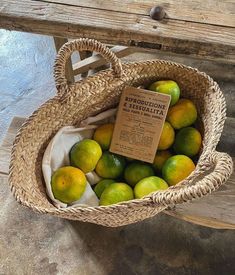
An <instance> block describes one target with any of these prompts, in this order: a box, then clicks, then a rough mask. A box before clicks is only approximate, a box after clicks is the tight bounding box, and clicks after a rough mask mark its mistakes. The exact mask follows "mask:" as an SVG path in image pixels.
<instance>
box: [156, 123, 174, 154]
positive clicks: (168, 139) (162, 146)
mask: <svg viewBox="0 0 235 275" xmlns="http://www.w3.org/2000/svg"><path fill="white" fill-rule="evenodd" d="M174 139H175V131H174V129H173V127H172V126H171V125H170V123H169V122H167V121H165V122H164V125H163V129H162V133H161V136H160V140H159V143H158V147H157V149H158V150H166V149H168V148H170V147H171V145H172V144H173V142H174Z"/></svg>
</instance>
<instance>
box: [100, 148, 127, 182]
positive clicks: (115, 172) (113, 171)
mask: <svg viewBox="0 0 235 275" xmlns="http://www.w3.org/2000/svg"><path fill="white" fill-rule="evenodd" d="M125 164H126V162H125V158H124V157H122V156H119V155H116V154H112V153H110V152H107V151H106V152H104V153H103V155H102V156H101V158H100V160H99V161H98V163H97V165H96V168H95V171H96V173H97V174H98V175H99V176H100V177H102V178H105V179H117V178H119V177H121V176H122V174H123V171H124V168H125Z"/></svg>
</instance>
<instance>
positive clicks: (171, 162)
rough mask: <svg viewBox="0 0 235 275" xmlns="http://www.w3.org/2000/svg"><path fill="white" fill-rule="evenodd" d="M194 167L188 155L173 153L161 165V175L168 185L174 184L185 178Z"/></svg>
mask: <svg viewBox="0 0 235 275" xmlns="http://www.w3.org/2000/svg"><path fill="white" fill-rule="evenodd" d="M194 169H195V165H194V163H193V161H192V160H191V159H190V158H189V157H187V156H185V155H175V156H173V157H170V158H169V159H168V160H167V161H166V162H165V164H164V165H163V168H162V176H163V179H164V180H165V181H166V182H167V183H168V184H169V185H175V184H177V183H178V182H180V181H182V180H183V179H185V178H187V176H189V175H190V174H191V173H192V172H193V170H194Z"/></svg>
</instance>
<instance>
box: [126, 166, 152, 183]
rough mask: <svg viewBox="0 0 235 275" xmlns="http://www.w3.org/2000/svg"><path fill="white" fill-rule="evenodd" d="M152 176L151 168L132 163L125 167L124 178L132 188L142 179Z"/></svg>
mask: <svg viewBox="0 0 235 275" xmlns="http://www.w3.org/2000/svg"><path fill="white" fill-rule="evenodd" d="M150 176H154V171H153V168H152V167H151V166H150V165H148V164H144V163H140V162H133V163H131V164H129V165H128V166H127V168H126V169H125V172H124V178H125V180H126V181H127V183H128V184H130V185H131V186H132V187H134V186H135V185H136V183H137V182H138V181H140V180H141V179H143V178H146V177H150Z"/></svg>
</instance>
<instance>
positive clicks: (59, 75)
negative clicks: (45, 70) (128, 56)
mask: <svg viewBox="0 0 235 275" xmlns="http://www.w3.org/2000/svg"><path fill="white" fill-rule="evenodd" d="M74 51H95V52H97V53H99V54H101V55H102V56H103V57H104V58H105V59H106V60H107V61H109V62H110V63H111V67H112V69H113V74H114V76H116V77H120V76H121V74H122V64H121V61H120V59H119V58H118V57H117V56H116V55H115V54H114V53H113V52H112V51H111V50H110V49H109V48H108V47H106V46H105V45H104V44H102V43H100V42H99V41H97V40H94V39H88V38H80V39H76V40H73V41H69V42H67V43H65V44H64V45H63V46H62V47H61V48H60V50H59V52H58V54H57V56H56V59H55V64H54V78H55V84H56V88H57V90H58V92H59V94H60V91H61V88H65V89H69V88H70V86H71V85H70V84H68V81H67V79H66V77H65V65H66V61H67V59H68V58H69V57H70V56H71V54H72V53H73V52H74Z"/></svg>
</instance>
